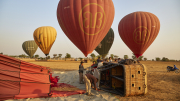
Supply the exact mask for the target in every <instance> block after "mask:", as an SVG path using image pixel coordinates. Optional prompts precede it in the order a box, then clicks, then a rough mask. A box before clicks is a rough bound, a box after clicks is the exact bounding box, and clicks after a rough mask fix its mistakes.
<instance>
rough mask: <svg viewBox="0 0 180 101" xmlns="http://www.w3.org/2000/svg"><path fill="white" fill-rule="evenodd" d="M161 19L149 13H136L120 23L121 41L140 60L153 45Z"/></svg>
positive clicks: (127, 16)
mask: <svg viewBox="0 0 180 101" xmlns="http://www.w3.org/2000/svg"><path fill="white" fill-rule="evenodd" d="M159 29H160V22H159V19H158V18H157V17H156V16H155V15H154V14H152V13H149V12H134V13H131V14H128V15H126V16H125V17H123V18H122V20H121V21H120V23H119V26H118V30H119V35H120V37H121V39H122V40H123V41H124V43H125V44H126V45H127V46H128V47H129V48H130V49H131V51H133V53H134V54H135V56H136V57H137V58H138V57H139V56H141V55H142V54H143V53H144V52H145V51H146V50H147V48H148V47H149V46H150V45H151V44H152V42H153V41H154V40H155V38H156V37H157V35H158V33H159Z"/></svg>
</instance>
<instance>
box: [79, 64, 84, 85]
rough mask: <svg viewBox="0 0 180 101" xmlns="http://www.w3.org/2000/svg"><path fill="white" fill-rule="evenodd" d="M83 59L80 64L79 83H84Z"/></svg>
mask: <svg viewBox="0 0 180 101" xmlns="http://www.w3.org/2000/svg"><path fill="white" fill-rule="evenodd" d="M83 63H84V62H83V61H81V63H80V65H79V83H80V84H83V83H84V81H83V71H84V66H83Z"/></svg>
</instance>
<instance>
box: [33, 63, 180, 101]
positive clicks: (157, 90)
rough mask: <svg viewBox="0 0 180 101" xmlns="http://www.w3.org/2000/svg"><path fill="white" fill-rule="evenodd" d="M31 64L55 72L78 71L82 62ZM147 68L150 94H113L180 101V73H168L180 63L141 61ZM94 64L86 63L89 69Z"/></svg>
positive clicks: (127, 100)
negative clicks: (171, 67)
mask: <svg viewBox="0 0 180 101" xmlns="http://www.w3.org/2000/svg"><path fill="white" fill-rule="evenodd" d="M31 63H34V64H38V65H42V66H46V67H50V68H51V69H52V70H54V71H57V70H58V71H66V70H78V68H79V64H80V61H64V60H62V61H56V62H52V61H43V62H40V61H33V62H31ZM141 63H142V64H145V65H146V67H147V75H148V76H147V80H148V93H147V94H146V95H141V96H130V97H122V96H119V95H115V94H112V95H113V96H115V97H116V98H118V99H119V100H120V101H145V100H146V101H153V100H154V101H162V100H165V101H180V73H175V72H173V71H171V72H167V70H166V67H167V66H173V65H174V64H175V65H176V66H177V68H179V69H180V62H157V61H141ZM91 64H92V62H88V63H84V67H85V68H87V67H89V66H90V65H91Z"/></svg>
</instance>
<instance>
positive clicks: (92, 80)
mask: <svg viewBox="0 0 180 101" xmlns="http://www.w3.org/2000/svg"><path fill="white" fill-rule="evenodd" d="M83 78H84V81H85V86H86V94H87V95H88V96H92V94H91V87H92V88H94V90H98V89H97V87H96V83H97V82H98V79H97V78H96V77H95V76H93V75H91V74H89V73H87V74H85V75H84V76H83ZM92 85H94V87H93V86H92Z"/></svg>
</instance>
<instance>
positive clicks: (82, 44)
mask: <svg viewBox="0 0 180 101" xmlns="http://www.w3.org/2000/svg"><path fill="white" fill-rule="evenodd" d="M114 13H115V11H114V4H113V2H112V0H60V2H59V4H58V8H57V19H58V22H59V25H60V26H61V29H62V30H63V31H64V33H65V34H66V36H67V37H68V38H69V39H70V40H71V41H72V42H73V43H74V44H75V45H76V47H77V48H79V49H80V50H81V51H82V52H83V53H84V55H85V56H87V55H88V54H89V53H92V51H93V50H94V49H95V48H96V46H98V44H99V43H100V42H101V41H102V40H103V38H104V37H105V36H106V34H107V32H108V31H109V29H110V27H111V25H112V22H113V19H114Z"/></svg>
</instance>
